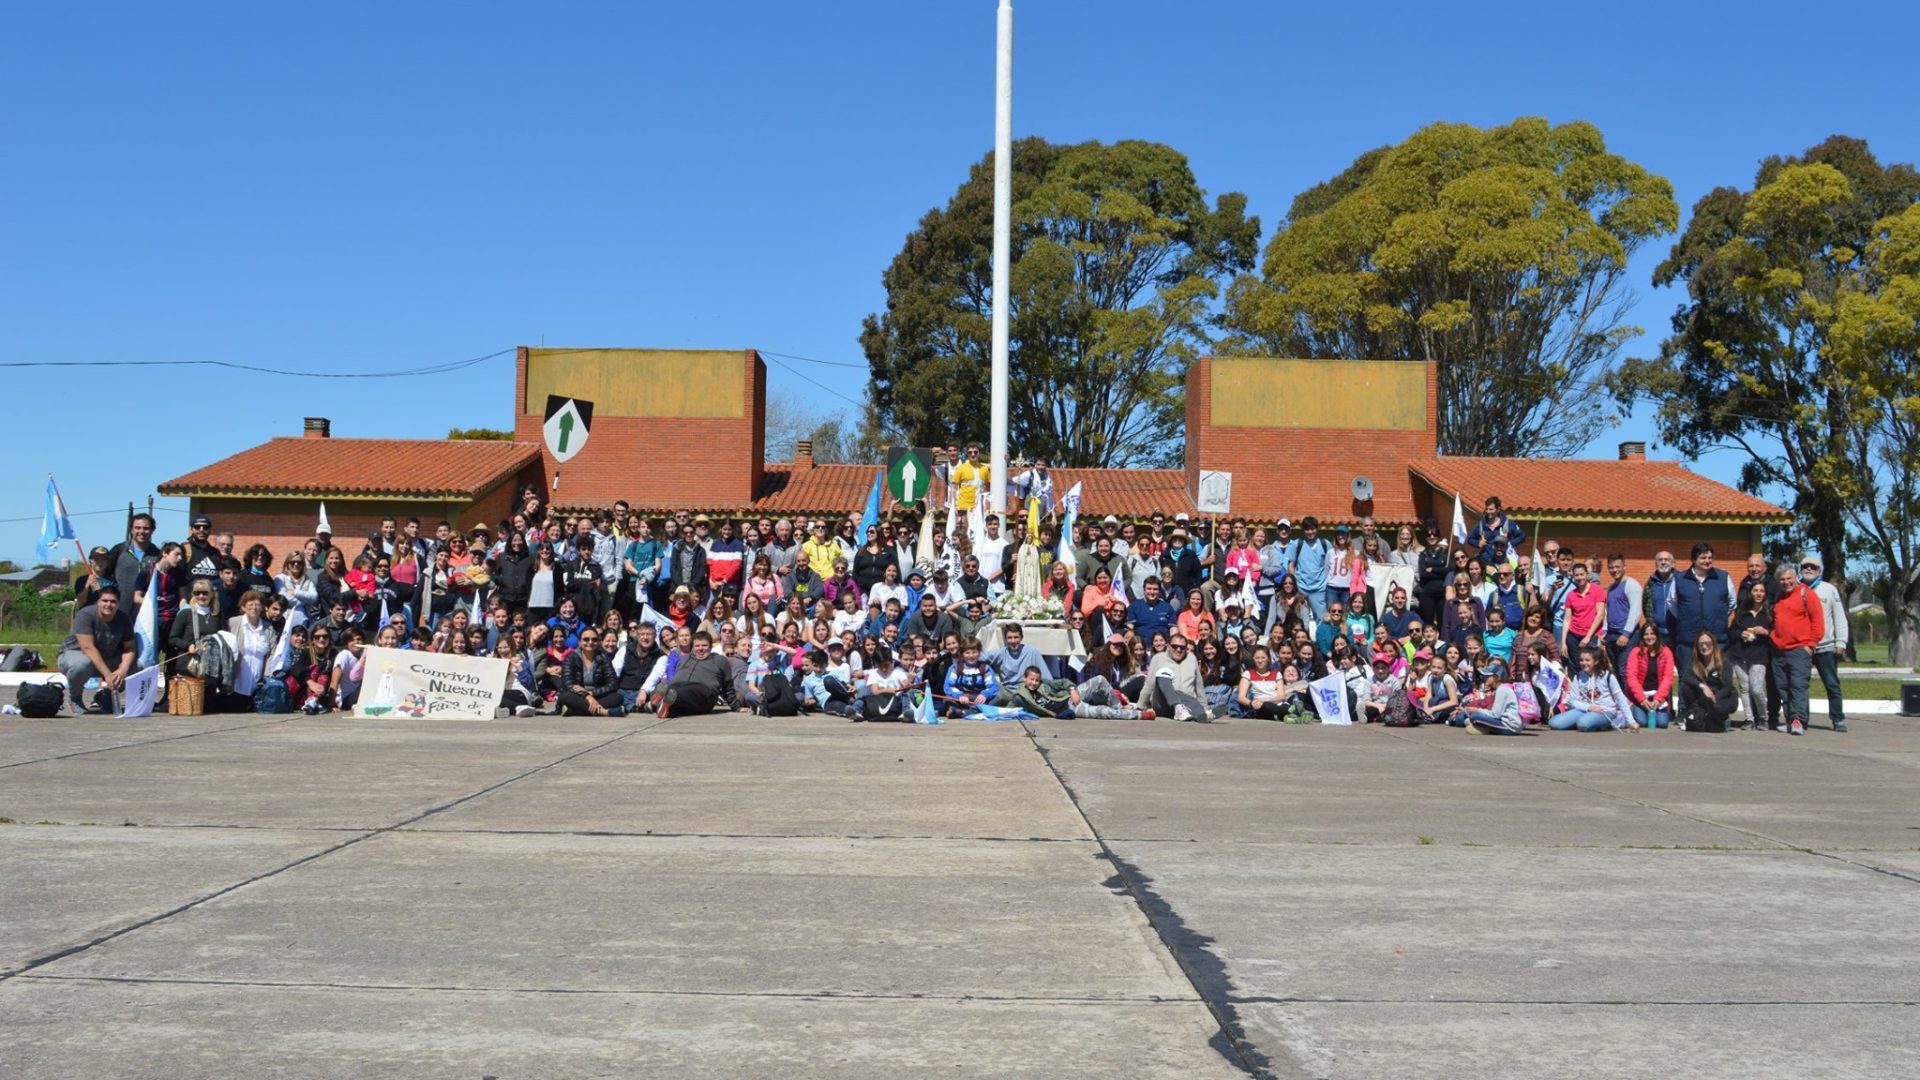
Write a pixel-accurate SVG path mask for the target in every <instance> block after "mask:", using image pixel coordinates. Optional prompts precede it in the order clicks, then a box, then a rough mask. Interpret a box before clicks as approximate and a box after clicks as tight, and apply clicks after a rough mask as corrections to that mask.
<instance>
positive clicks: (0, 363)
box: [0, 349, 514, 379]
mask: <svg viewBox="0 0 1920 1080" xmlns="http://www.w3.org/2000/svg"><path fill="white" fill-rule="evenodd" d="M513 352H514V350H513V349H501V350H500V351H499V352H490V353H488V354H487V355H485V356H475V357H472V358H470V359H467V360H454V361H451V362H449V363H445V364H432V365H429V366H427V367H418V368H407V369H404V370H401V371H289V370H287V369H285V368H270V367H260V366H257V365H254V364H236V363H234V362H233V361H231V360H0V368H101V367H218V368H227V369H229V370H232V371H252V372H257V373H259V374H262V375H291V376H293V377H295V378H301V379H399V378H405V377H407V376H411V375H444V374H446V373H448V372H452V371H459V370H460V369H462V368H468V367H472V366H473V365H475V364H478V363H481V362H483V361H487V360H493V359H496V358H498V357H502V356H508V355H511V354H512V353H513Z"/></svg>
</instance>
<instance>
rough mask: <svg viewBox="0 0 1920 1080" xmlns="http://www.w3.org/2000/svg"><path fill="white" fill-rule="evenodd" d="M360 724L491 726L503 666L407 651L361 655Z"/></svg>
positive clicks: (370, 650)
mask: <svg viewBox="0 0 1920 1080" xmlns="http://www.w3.org/2000/svg"><path fill="white" fill-rule="evenodd" d="M365 659H366V665H367V668H366V676H365V679H364V680H363V681H362V683H361V689H360V703H359V705H358V706H356V707H355V708H354V710H353V715H354V716H356V717H360V718H363V719H364V718H369V717H388V716H404V717H407V718H409V719H436V720H491V719H493V715H494V711H495V710H496V709H498V708H500V703H501V701H502V700H503V699H504V698H505V696H506V691H507V662H506V661H505V660H495V659H493V658H491V657H481V656H448V655H443V654H440V653H430V652H419V651H416V650H412V649H383V648H380V647H379V646H377V645H369V646H367V649H366V655H365Z"/></svg>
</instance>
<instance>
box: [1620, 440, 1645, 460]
mask: <svg viewBox="0 0 1920 1080" xmlns="http://www.w3.org/2000/svg"><path fill="white" fill-rule="evenodd" d="M1620 460H1621V461H1645V460H1647V444H1646V443H1643V442H1639V441H1634V442H1623V443H1621V444H1620Z"/></svg>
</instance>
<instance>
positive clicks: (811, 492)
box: [753, 463, 887, 514]
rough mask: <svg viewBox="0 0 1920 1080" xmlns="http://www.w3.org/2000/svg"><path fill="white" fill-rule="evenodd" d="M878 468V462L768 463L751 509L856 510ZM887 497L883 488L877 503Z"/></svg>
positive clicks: (862, 505) (861, 507)
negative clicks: (808, 464)
mask: <svg viewBox="0 0 1920 1080" xmlns="http://www.w3.org/2000/svg"><path fill="white" fill-rule="evenodd" d="M879 472H880V466H878V465H814V466H812V467H808V466H805V465H797V466H796V465H794V464H792V463H784V464H778V465H768V466H767V468H766V472H765V474H764V478H763V479H762V480H761V481H760V497H759V498H757V499H755V500H754V501H753V509H755V510H757V511H760V512H761V513H769V514H780V513H787V512H790V511H802V510H836V511H842V512H846V511H851V512H853V513H859V512H860V511H862V510H865V509H866V508H867V496H868V494H870V493H871V492H872V491H873V478H874V477H875V476H876V475H878V474H879ZM886 500H887V493H886V491H884V490H882V491H881V492H880V504H881V505H882V506H885V505H886Z"/></svg>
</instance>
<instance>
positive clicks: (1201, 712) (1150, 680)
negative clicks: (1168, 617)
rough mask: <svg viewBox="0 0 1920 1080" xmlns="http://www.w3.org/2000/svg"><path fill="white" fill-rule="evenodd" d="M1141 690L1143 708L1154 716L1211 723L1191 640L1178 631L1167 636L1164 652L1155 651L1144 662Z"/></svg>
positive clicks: (1203, 686)
mask: <svg viewBox="0 0 1920 1080" xmlns="http://www.w3.org/2000/svg"><path fill="white" fill-rule="evenodd" d="M1145 693H1146V695H1147V696H1146V707H1147V708H1149V709H1152V710H1153V711H1154V712H1155V713H1156V714H1157V715H1161V716H1171V717H1173V718H1174V719H1175V720H1186V721H1190V722H1192V723H1196V724H1211V723H1213V719H1214V716H1213V712H1212V710H1210V709H1209V708H1208V707H1207V698H1206V693H1207V691H1206V686H1205V684H1204V683H1203V682H1202V681H1201V679H1200V662H1199V661H1198V660H1196V659H1195V658H1194V656H1193V648H1192V642H1191V641H1190V640H1189V639H1188V638H1187V635H1186V634H1184V633H1181V632H1180V631H1178V630H1175V631H1174V632H1173V633H1172V634H1171V635H1169V636H1168V637H1167V649H1166V651H1165V652H1160V653H1155V654H1154V656H1153V659H1151V660H1149V661H1148V662H1147V686H1146V690H1145Z"/></svg>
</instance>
